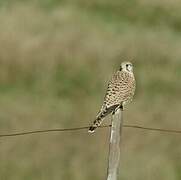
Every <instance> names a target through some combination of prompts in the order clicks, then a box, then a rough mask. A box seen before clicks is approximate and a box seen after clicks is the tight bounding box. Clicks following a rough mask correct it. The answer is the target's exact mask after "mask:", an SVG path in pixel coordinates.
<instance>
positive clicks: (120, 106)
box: [119, 103, 124, 111]
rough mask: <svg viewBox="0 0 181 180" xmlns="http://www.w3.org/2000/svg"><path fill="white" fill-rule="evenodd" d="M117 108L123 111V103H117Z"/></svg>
mask: <svg viewBox="0 0 181 180" xmlns="http://www.w3.org/2000/svg"><path fill="white" fill-rule="evenodd" d="M119 108H120V109H121V111H124V106H123V103H121V104H120V105H119Z"/></svg>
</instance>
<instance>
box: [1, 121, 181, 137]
mask: <svg viewBox="0 0 181 180" xmlns="http://www.w3.org/2000/svg"><path fill="white" fill-rule="evenodd" d="M89 127H90V126H83V127H75V128H56V129H44V130H34V131H24V132H16V133H9V134H0V138H5V137H15V136H25V135H30V134H43V133H51V132H72V131H80V130H88V129H89ZM108 127H111V125H105V126H100V127H99V128H108ZM123 127H124V128H134V129H141V130H146V131H157V132H161V133H175V134H181V130H174V129H162V128H150V127H144V126H138V125H128V124H125V125H123Z"/></svg>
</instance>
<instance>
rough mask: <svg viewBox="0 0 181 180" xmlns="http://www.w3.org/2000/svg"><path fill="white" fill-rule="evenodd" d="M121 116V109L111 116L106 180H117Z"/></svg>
mask: <svg viewBox="0 0 181 180" xmlns="http://www.w3.org/2000/svg"><path fill="white" fill-rule="evenodd" d="M122 114H123V112H122V111H121V109H118V110H117V111H116V112H115V114H114V115H113V116H112V127H111V132H110V144H109V162H108V170H107V180H117V179H118V174H119V164H120V150H121V132H122V126H123V117H122Z"/></svg>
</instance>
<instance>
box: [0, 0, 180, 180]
mask: <svg viewBox="0 0 181 180" xmlns="http://www.w3.org/2000/svg"><path fill="white" fill-rule="evenodd" d="M180 8H181V4H180V2H179V1H178V0H172V1H169V0H165V1H155V0H153V1H147V0H137V1H136V0H130V1H127V0H123V1H119V0H112V1H108V0H91V1H90V0H76V1H74V0H62V1H58V0H51V1H50V0H37V1H35V0H34V1H30V0H26V1H20V0H14V1H10V0H1V1H0V24H1V25H0V26H1V28H0V42H1V43H0V107H1V108H0V133H1V134H3V133H7V132H9V133H10V132H15V131H25V130H33V129H35V130H36V129H47V128H61V127H62V128H66V127H68V128H69V127H79V126H84V125H88V124H90V123H91V122H92V120H93V119H94V117H95V115H96V113H97V111H98V109H99V108H100V106H101V103H102V99H103V97H104V93H105V89H106V83H107V81H108V80H109V79H110V76H111V74H112V73H113V72H114V71H116V70H117V69H118V68H119V66H120V64H121V62H122V61H124V60H129V61H132V62H133V63H134V72H135V76H136V79H137V90H136V96H135V99H134V101H133V103H131V104H130V105H129V106H128V108H127V109H126V111H125V112H124V122H125V124H135V125H144V126H149V127H161V128H169V129H181V121H180V114H181V102H180V99H181V51H180V48H181V23H180V22H181V12H180ZM109 120H110V117H108V118H106V121H105V122H106V123H109ZM108 138H109V130H108V129H99V130H98V131H97V133H95V134H94V135H89V134H88V133H87V131H86V130H85V131H80V132H72V133H52V134H44V135H30V136H25V137H18V138H5V139H0V162H1V163H0V179H1V180H20V179H21V180H25V179H26V180H49V179H52V180H58V179H61V180H91V179H94V180H101V179H105V177H106V168H107V155H108V142H109V140H108ZM120 171H121V177H120V179H123V180H160V179H164V180H180V179H181V143H180V135H169V134H161V133H156V132H147V131H141V130H136V129H124V132H123V146H122V152H121V168H120Z"/></svg>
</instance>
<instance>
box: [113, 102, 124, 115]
mask: <svg viewBox="0 0 181 180" xmlns="http://www.w3.org/2000/svg"><path fill="white" fill-rule="evenodd" d="M118 109H121V111H123V110H124V107H123V104H122V103H121V104H120V105H119V106H117V107H116V108H115V110H114V111H113V112H112V114H113V115H114V114H115V112H116V111H117V110H118Z"/></svg>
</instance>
